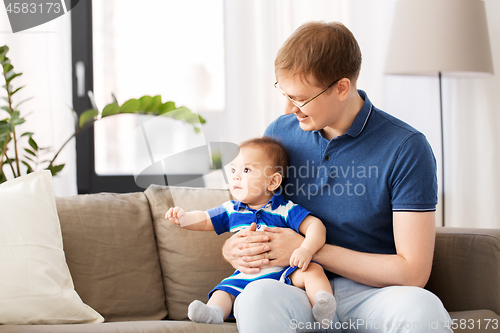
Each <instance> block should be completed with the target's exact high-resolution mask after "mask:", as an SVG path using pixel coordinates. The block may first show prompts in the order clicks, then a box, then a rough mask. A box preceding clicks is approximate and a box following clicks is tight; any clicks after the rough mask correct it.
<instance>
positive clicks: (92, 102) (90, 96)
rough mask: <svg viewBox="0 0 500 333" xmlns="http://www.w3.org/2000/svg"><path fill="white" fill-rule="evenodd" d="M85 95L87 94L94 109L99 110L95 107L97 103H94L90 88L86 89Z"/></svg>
mask: <svg viewBox="0 0 500 333" xmlns="http://www.w3.org/2000/svg"><path fill="white" fill-rule="evenodd" d="M87 95H88V96H89V99H90V103H91V104H92V107H93V108H94V110H97V111H99V109H98V108H97V104H95V98H94V93H93V92H92V90H89V91H87Z"/></svg>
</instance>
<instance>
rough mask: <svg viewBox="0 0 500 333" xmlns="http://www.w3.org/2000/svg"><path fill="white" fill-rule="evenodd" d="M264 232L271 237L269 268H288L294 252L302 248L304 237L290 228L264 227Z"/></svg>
mask: <svg viewBox="0 0 500 333" xmlns="http://www.w3.org/2000/svg"><path fill="white" fill-rule="evenodd" d="M262 230H263V231H264V232H265V233H266V235H267V236H268V237H269V246H270V250H269V259H270V260H271V262H270V264H269V266H271V267H276V266H279V267H286V266H288V265H289V264H290V257H291V256H292V253H293V251H295V249H297V248H299V247H300V245H301V244H302V242H303V241H304V237H303V236H302V235H300V234H299V233H297V232H295V231H294V230H293V229H289V228H269V227H264V228H263V229H262Z"/></svg>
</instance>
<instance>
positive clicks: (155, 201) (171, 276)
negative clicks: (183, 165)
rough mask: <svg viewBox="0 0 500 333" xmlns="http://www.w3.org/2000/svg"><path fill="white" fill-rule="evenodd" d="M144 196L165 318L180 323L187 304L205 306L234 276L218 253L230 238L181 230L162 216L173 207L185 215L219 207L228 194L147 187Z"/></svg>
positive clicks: (212, 190) (201, 190) (178, 188)
mask: <svg viewBox="0 0 500 333" xmlns="http://www.w3.org/2000/svg"><path fill="white" fill-rule="evenodd" d="M145 194H146V196H147V197H148V199H149V202H150V205H151V211H152V215H153V218H154V226H155V232H156V241H157V243H158V251H159V254H160V262H161V269H162V273H163V281H164V284H165V292H166V294H165V296H166V301H167V309H168V318H169V319H174V320H184V319H187V308H188V305H189V303H191V302H192V301H193V300H195V299H198V300H201V301H203V302H206V301H207V300H208V292H209V291H210V290H211V289H212V288H213V287H215V286H216V285H217V284H218V283H219V282H220V281H221V280H222V279H223V278H225V277H227V276H229V275H231V274H232V273H233V272H234V269H233V268H232V267H231V265H229V264H228V263H227V262H226V261H225V260H224V259H223V257H222V252H221V248H222V245H223V244H224V241H225V240H226V239H227V238H228V237H229V236H230V234H229V233H228V234H225V235H221V236H217V234H216V233H215V232H208V231H189V230H184V229H182V228H180V227H178V226H177V225H175V224H173V223H171V222H170V221H168V220H165V213H166V212H167V210H168V209H169V208H170V207H174V206H180V207H182V208H183V209H184V210H186V211H191V210H206V209H209V208H212V207H216V206H219V205H220V204H222V203H223V202H225V201H227V200H229V198H230V197H229V191H228V190H215V189H204V188H187V187H166V186H159V185H151V186H150V187H149V188H148V189H147V190H146V191H145Z"/></svg>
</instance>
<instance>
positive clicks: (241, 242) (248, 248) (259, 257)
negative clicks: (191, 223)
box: [222, 223, 270, 274]
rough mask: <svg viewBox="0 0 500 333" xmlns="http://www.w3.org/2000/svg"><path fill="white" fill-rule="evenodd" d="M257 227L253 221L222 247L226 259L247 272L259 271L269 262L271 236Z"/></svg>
mask: <svg viewBox="0 0 500 333" xmlns="http://www.w3.org/2000/svg"><path fill="white" fill-rule="evenodd" d="M256 229H257V225H256V224H255V223H252V225H251V226H250V228H248V229H245V230H241V231H239V232H237V233H236V234H234V235H233V236H231V238H229V239H228V240H227V241H226V242H225V243H224V247H223V248H222V254H223V256H224V259H226V261H227V262H229V263H230V264H231V266H233V267H234V268H235V269H237V270H239V271H240V272H242V273H245V274H254V273H258V272H260V268H261V267H262V266H265V265H268V264H269V254H268V253H269V252H268V251H269V249H270V247H269V244H268V241H269V236H267V235H266V233H264V232H261V231H255V230H256Z"/></svg>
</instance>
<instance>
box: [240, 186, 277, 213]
mask: <svg viewBox="0 0 500 333" xmlns="http://www.w3.org/2000/svg"><path fill="white" fill-rule="evenodd" d="M283 202H284V199H283V196H282V195H281V192H280V191H279V192H277V193H276V194H275V195H273V197H272V198H271V199H269V201H268V202H267V204H266V205H264V206H267V205H269V204H271V209H272V210H275V209H277V208H278V207H279V206H281V204H282V203H283ZM233 208H234V210H235V211H239V210H240V208H245V209H250V207H248V206H247V205H246V204H244V203H243V202H241V201H236V202H235V203H234V206H233Z"/></svg>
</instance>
